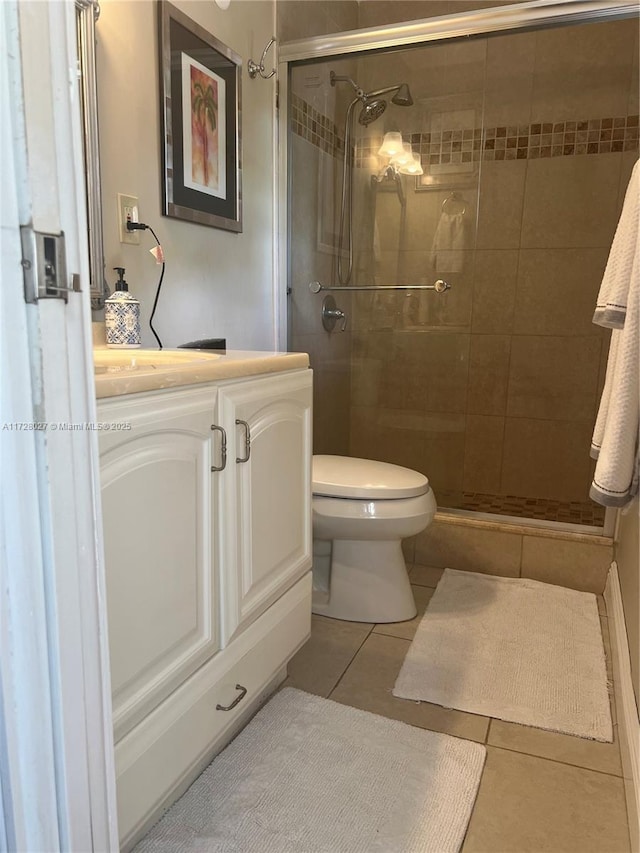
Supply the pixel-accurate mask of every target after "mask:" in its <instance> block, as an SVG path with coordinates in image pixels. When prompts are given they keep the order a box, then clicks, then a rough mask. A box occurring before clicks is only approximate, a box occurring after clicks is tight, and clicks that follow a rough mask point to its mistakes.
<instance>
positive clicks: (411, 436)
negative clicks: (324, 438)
mask: <svg viewBox="0 0 640 853" xmlns="http://www.w3.org/2000/svg"><path fill="white" fill-rule="evenodd" d="M423 421H424V416H423V415H421V414H420V413H415V412H411V411H408V410H402V409H380V408H365V407H360V406H358V407H356V406H353V407H352V408H351V435H350V442H349V455H350V456H355V457H362V458H365V459H376V460H379V461H380V462H390V463H391V464H394V465H403V466H405V467H410V468H413V469H414V470H416V471H420V472H422V473H424V470H425V453H424V446H425V439H424V431H423V429H422V425H423Z"/></svg>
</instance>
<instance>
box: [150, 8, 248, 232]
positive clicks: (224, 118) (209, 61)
mask: <svg viewBox="0 0 640 853" xmlns="http://www.w3.org/2000/svg"><path fill="white" fill-rule="evenodd" d="M158 45H159V69H160V123H161V150H162V201H163V210H162V212H163V214H164V215H165V216H171V217H174V218H176V219H184V220H187V221H188V222H197V223H199V224H200V225H209V226H210V227H212V228H222V229H224V230H226V231H235V232H241V231H242V163H241V109H240V105H241V72H242V60H241V58H240V57H239V56H238V54H237V53H235V52H234V51H233V50H231V48H229V47H227V46H226V45H224V44H223V43H222V42H221V41H219V40H218V39H217V38H215V37H214V36H213V35H211V33H209V32H208V31H207V30H205V29H204V27H201V26H200V25H199V24H197V23H196V22H195V21H192V20H191V18H189V17H187V15H185V14H184V13H183V12H181V11H180V10H179V9H176V7H175V6H172V5H171V4H170V3H168V2H167V0H158ZM185 104H189V110H188V111H187V109H185Z"/></svg>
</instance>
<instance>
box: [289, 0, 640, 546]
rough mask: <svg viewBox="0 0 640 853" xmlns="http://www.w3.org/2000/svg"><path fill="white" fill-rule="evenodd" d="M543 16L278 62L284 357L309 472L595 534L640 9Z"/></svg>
mask: <svg viewBox="0 0 640 853" xmlns="http://www.w3.org/2000/svg"><path fill="white" fill-rule="evenodd" d="M536 6H537V4H532V3H526V4H522V9H521V10H518V9H516V8H515V7H509V8H507V9H505V8H503V9H496V10H482V11H479V12H477V13H473V14H471V13H470V14H469V15H461V16H457V17H455V18H449V19H447V18H441V19H433V20H432V21H423V22H416V23H415V24H413V25H397V26H395V27H394V26H391V27H386V28H385V29H384V30H383V29H380V30H379V31H373V30H367V31H366V32H362V33H361V32H358V31H353V32H352V33H343V34H339V35H336V36H325V37H319V38H316V39H309V40H306V41H304V42H302V41H301V42H297V43H296V42H292V43H290V44H288V45H287V44H284V45H282V46H281V59H282V65H281V72H284V71H285V70H287V71H288V75H286V74H283V73H281V79H282V80H285V79H286V81H287V86H286V90H287V91H286V95H287V98H286V100H287V131H288V164H287V166H288V176H289V195H288V205H287V207H288V229H289V240H288V245H289V247H290V248H289V254H288V258H287V268H288V298H289V306H288V315H287V316H288V323H289V328H288V334H289V340H288V345H289V348H290V349H293V350H303V351H307V352H309V354H310V358H311V365H312V367H313V369H314V378H315V400H314V405H315V421H314V451H315V452H317V453H336V454H344V455H350V456H362V457H368V458H372V459H379V460H382V461H386V462H394V463H397V464H400V465H405V466H407V467H410V468H413V469H415V470H418V471H421V472H422V473H424V474H426V476H427V477H428V478H429V480H430V482H431V484H432V487H433V489H434V492H435V494H436V497H437V500H438V505H439V507H440V508H441V509H442V508H447V509H449V510H453V511H458V512H474V513H491V514H496V513H497V514H499V515H502V516H509V517H514V516H515V517H518V519H519V520H523V519H532V520H536V521H538V522H540V521H542V522H556V523H561V524H563V525H573V524H578V525H585V526H587V527H592V528H600V529H602V527H603V524H604V522H605V513H604V509H603V508H602V507H599V506H597V505H596V504H594V503H592V502H591V501H590V500H589V497H588V493H589V486H590V483H591V477H592V473H593V463H592V461H591V460H590V458H589V445H590V438H591V433H592V429H593V424H594V420H595V415H596V412H597V406H598V402H599V398H600V392H601V389H602V385H603V381H604V371H605V366H606V359H607V353H608V344H609V340H608V333H607V332H606V331H605V330H604V329H602V328H601V327H599V326H595V325H593V324H592V322H591V317H592V315H593V309H594V305H595V301H596V295H597V292H598V288H599V284H600V281H601V278H602V273H603V271H604V267H605V264H606V260H607V256H608V251H609V248H610V245H611V241H612V239H613V235H614V232H615V228H616V224H617V221H618V217H619V214H620V210H621V206H622V200H623V198H624V192H625V189H626V186H627V182H628V179H629V177H630V174H631V170H632V167H633V164H634V162H635V161H636V159H637V157H638V112H639V109H638V19H637V6H636V5H635V4H629V3H617V4H613V3H602V2H601V3H574V4H570V3H558V4H551V5H549V4H547V5H546V6H544V7H538V8H535V7H536ZM569 7H573V10H570V9H569ZM355 81H357V82H355ZM391 92H394V93H396V95H397V94H400V98H396V97H395V95H394V96H392V97H391V96H390V94H389V95H387V100H386V104H385V106H384V107H381V106H380V104H379V99H380V98H381V97H382V93H391ZM409 92H410V94H409ZM407 96H408V97H407ZM358 106H359V108H360V109H359V110H358V111H357V112H355V108H356V107H358ZM360 111H362V112H361V118H362V120H361V121H360V122H358V121H357V119H354V116H357V114H358V113H360ZM398 144H400V149H398V151H399V152H400V153H399V154H398V153H396V154H393V153H391V152H392V151H394V150H396V149H394V148H393V146H394V145H396V148H397V146H398ZM403 156H404V161H403ZM311 282H319V284H320V285H321V286H322V289H319V285H318V284H316V285H314V286H313V287H312V288H310V283H311ZM436 282H445V283H446V284H445V285H442V286H439V287H438V289H426V288H433V287H434V285H435V283H436ZM446 285H448V286H449V289H443V288H444V287H445V286H446ZM400 288H406V289H400ZM327 298H329V301H328V302H326V303H325V299H327ZM331 299H333V300H334V302H332V301H331ZM323 303H324V305H325V312H324V313H325V317H324V323H325V325H323ZM336 321H338V322H336ZM325 326H326V328H325ZM343 326H344V331H342V327H343ZM327 328H328V329H330V331H327Z"/></svg>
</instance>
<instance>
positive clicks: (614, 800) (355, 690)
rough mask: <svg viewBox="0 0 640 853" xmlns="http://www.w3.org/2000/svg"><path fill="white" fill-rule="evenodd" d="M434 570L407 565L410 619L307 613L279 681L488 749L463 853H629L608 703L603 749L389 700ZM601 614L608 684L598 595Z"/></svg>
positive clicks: (486, 719) (617, 753)
mask: <svg viewBox="0 0 640 853" xmlns="http://www.w3.org/2000/svg"><path fill="white" fill-rule="evenodd" d="M441 573H442V569H433V568H429V567H426V566H417V565H416V566H413V567H411V571H410V575H411V582H412V584H413V590H414V594H415V598H416V604H417V606H418V615H417V616H416V618H415V619H413V620H412V621H411V622H400V623H397V624H390V625H372V624H365V623H361V622H341V621H339V620H335V619H327V618H325V617H322V616H314V617H313V625H312V632H311V639H310V640H309V641H308V642H307V644H306V645H305V646H304V647H303V648H302V649H301V650H300V651H299V652H298V654H297V655H296V656H295V657H294V658H293V659H292V660H291V662H290V664H289V676H288V678H287V681H286V682H285V684H286V685H288V686H291V687H298V688H299V689H300V690H306V691H308V692H309V693H315V694H317V695H319V696H324V697H326V698H330V699H333V700H334V701H336V702H342V703H343V704H345V705H351V706H353V707H354V708H362V709H364V710H366V711H372V712H374V713H376V714H381V715H382V716H385V717H391V718H393V719H396V720H402V721H404V722H405V723H410V724H411V725H413V726H420V727H421V728H424V729H430V730H432V731H438V732H444V733H446V734H450V735H455V736H456V737H463V738H467V739H469V740H475V741H478V742H480V743H484V744H486V746H487V763H486V765H485V769H484V773H483V776H482V782H481V784H480V790H479V792H478V798H477V801H476V804H475V808H474V810H473V815H472V817H471V822H470V824H469V828H468V831H467V835H466V839H465V842H464V845H463V848H462V850H463V853H543V851H544V853H628V851H629V849H630V848H629V833H628V828H627V814H626V806H625V797H624V788H623V781H622V770H621V764H620V750H619V746H618V741H617V739H618V727H617V722H616V716H615V707H614V706H613V698H612V714H613V721H614V743H612V744H603V743H595V742H593V741H588V740H583V739H581V738H576V737H571V736H569V735H561V734H557V733H555V732H545V731H542V730H541V729H534V728H529V727H527V726H520V725H517V724H514V723H505V722H502V721H501V720H495V719H491V718H489V717H481V716H478V715H476V714H467V713H464V712H462V711H451V710H447V709H446V708H440V707H439V706H437V705H431V704H429V703H426V702H420V703H418V702H410V701H407V700H404V699H396V698H395V697H394V696H393V695H392V693H391V690H392V688H393V685H394V683H395V680H396V676H397V674H398V671H399V669H400V666H401V664H402V661H403V660H404V656H405V654H406V652H407V649H408V648H409V645H410V644H411V639H412V637H413V635H414V634H415V631H416V629H417V627H418V623H419V621H420V619H421V618H422V615H423V614H424V611H425V609H426V607H427V604H428V602H429V599H430V598H431V596H432V595H433V591H434V589H435V586H436V584H437V583H438V580H439V578H440V575H441ZM599 609H600V614H601V623H602V632H603V638H604V643H605V650H606V653H607V666H608V676H609V678H611V677H612V673H611V663H610V661H611V656H610V649H609V630H608V624H607V617H606V611H605V607H604V601H603V600H602V599H599Z"/></svg>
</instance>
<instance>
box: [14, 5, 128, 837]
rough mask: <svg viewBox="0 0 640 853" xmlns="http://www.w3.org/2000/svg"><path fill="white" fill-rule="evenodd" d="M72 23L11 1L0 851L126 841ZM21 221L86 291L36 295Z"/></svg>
mask: <svg viewBox="0 0 640 853" xmlns="http://www.w3.org/2000/svg"><path fill="white" fill-rule="evenodd" d="M75 26H76V24H75V6H74V3H73V2H72V0H65V2H60V3H32V2H28V0H5V2H4V3H2V4H0V57H1V58H0V84H1V86H2V97H1V103H0V110H1V112H0V127H1V130H0V132H1V133H2V151H3V157H2V158H1V160H2V163H1V164H0V168H1V169H2V178H3V183H2V186H3V202H2V206H1V221H0V223H1V226H2V279H3V285H2V289H1V291H0V353H1V354H0V410H1V413H2V418H0V421H1V424H0V428H1V431H0V465H1V466H2V494H1V499H0V560H1V564H0V569H1V573H2V574H1V576H2V584H1V585H0V797H1V799H2V819H1V820H0V847H3V845H4V847H3V849H8V850H58V849H69V850H92V851H102V850H104V851H107V850H116V849H118V832H117V816H116V796H115V769H114V751H113V732H112V723H111V689H110V677H109V653H108V638H107V615H106V598H105V577H104V559H103V546H102V530H101V508H100V491H99V470H98V453H97V437H96V433H95V430H96V429H97V424H96V405H95V390H94V387H93V359H92V335H91V310H90V299H89V258H88V247H87V239H86V236H85V235H86V234H87V231H86V202H85V179H84V166H83V154H82V138H81V124H80V109H79V97H78V79H77V56H76V33H75ZM21 227H22V228H23V229H31V230H32V231H35V232H41V233H45V234H48V235H59V234H60V233H61V232H62V233H63V234H64V238H65V254H66V270H67V271H68V272H67V274H66V275H62V271H61V269H60V267H59V270H58V272H59V276H58V280H57V282H56V283H57V284H58V285H60V286H62V287H67V286H69V285H70V283H71V281H72V274H76V275H77V276H79V279H77V280H79V284H80V290H79V291H78V290H73V291H70V292H69V293H68V294H67V299H66V300H65V299H62V298H50V297H46V298H38V299H37V300H36V301H30V302H27V301H26V296H25V270H24V269H23V267H24V266H25V262H24V261H23V254H24V253H23V249H22V240H21V230H20V229H21ZM61 424H64V425H65V426H61ZM6 425H9V426H8V427H7V426H6ZM16 425H17V426H16ZM25 425H26V426H25ZM36 425H37V426H36ZM69 425H71V426H69Z"/></svg>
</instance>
